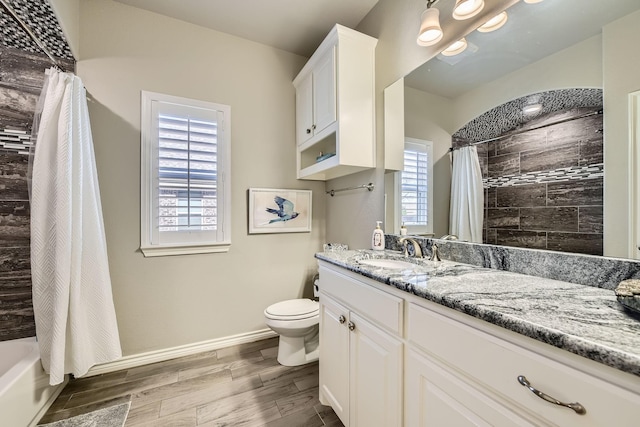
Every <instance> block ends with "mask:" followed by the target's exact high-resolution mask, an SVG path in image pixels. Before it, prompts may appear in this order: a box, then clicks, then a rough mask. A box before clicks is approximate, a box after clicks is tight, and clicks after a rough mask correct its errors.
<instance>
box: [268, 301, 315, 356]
mask: <svg viewBox="0 0 640 427" xmlns="http://www.w3.org/2000/svg"><path fill="white" fill-rule="evenodd" d="M264 318H265V323H266V324H267V326H269V327H270V328H271V329H273V330H274V331H275V332H276V333H278V334H279V335H280V342H279V345H278V362H279V363H280V364H281V365H285V366H298V365H304V364H305V363H311V362H315V361H316V360H318V344H319V337H318V333H319V326H318V323H319V319H320V315H319V304H318V302H317V301H313V300H310V299H306V298H305V299H291V300H287V301H281V302H278V303H275V304H273V305H270V306H269V307H267V309H266V310H265V311H264Z"/></svg>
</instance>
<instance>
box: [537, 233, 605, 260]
mask: <svg viewBox="0 0 640 427" xmlns="http://www.w3.org/2000/svg"><path fill="white" fill-rule="evenodd" d="M602 242H603V238H602V234H587V233H554V232H549V233H548V241H547V248H548V249H549V250H552V251H562V252H576V253H581V254H589V255H602V247H603V243H602Z"/></svg>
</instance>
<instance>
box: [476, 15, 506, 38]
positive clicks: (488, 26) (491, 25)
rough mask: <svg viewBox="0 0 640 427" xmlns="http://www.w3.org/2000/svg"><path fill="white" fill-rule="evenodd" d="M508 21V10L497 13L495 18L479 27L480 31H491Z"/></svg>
mask: <svg viewBox="0 0 640 427" xmlns="http://www.w3.org/2000/svg"><path fill="white" fill-rule="evenodd" d="M506 23H507V11H506V10H505V11H504V12H502V13H499V14H497V15H496V16H494V17H493V18H491V19H489V20H488V21H487V22H485V23H484V24H482V25H481V26H479V27H478V31H480V32H481V33H490V32H491V31H495V30H497V29H498V28H500V27H502V26H503V25H504V24H506Z"/></svg>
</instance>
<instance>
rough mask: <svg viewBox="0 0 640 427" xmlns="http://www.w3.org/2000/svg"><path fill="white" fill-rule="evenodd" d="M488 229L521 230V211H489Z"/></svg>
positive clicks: (512, 209) (513, 209) (500, 209)
mask: <svg viewBox="0 0 640 427" xmlns="http://www.w3.org/2000/svg"><path fill="white" fill-rule="evenodd" d="M486 218H487V228H515V229H518V228H520V209H518V208H497V209H488V210H487V215H486Z"/></svg>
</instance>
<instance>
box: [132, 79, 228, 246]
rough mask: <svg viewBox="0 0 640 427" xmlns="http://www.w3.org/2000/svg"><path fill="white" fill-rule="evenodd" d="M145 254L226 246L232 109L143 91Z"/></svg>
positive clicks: (143, 233)
mask: <svg viewBox="0 0 640 427" xmlns="http://www.w3.org/2000/svg"><path fill="white" fill-rule="evenodd" d="M142 95H143V126H142V134H143V136H142V141H143V159H142V161H143V168H142V169H143V172H142V174H143V179H142V182H143V192H142V193H143V214H142V239H141V249H142V251H143V252H144V254H145V256H157V255H174V254H181V253H203V252H221V251H226V250H228V246H229V244H230V239H229V230H230V228H229V215H228V211H229V201H228V200H227V197H228V194H229V188H230V186H229V180H228V167H229V131H228V123H229V120H230V108H229V107H228V106H225V105H219V104H213V103H208V102H204V101H196V100H190V99H185V98H177V97H173V96H169V95H163V94H156V93H151V92H143V94H142Z"/></svg>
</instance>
